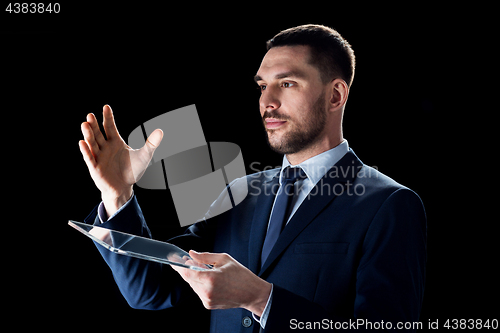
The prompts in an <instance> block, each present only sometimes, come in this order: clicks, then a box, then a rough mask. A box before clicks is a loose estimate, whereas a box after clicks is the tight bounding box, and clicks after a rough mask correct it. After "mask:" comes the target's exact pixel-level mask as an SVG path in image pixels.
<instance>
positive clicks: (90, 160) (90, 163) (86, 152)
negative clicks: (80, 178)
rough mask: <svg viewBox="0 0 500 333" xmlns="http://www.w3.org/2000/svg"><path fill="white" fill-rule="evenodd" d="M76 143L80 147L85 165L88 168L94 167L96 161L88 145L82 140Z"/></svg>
mask: <svg viewBox="0 0 500 333" xmlns="http://www.w3.org/2000/svg"><path fill="white" fill-rule="evenodd" d="M78 145H79V147H80V152H81V153H82V156H83V160H84V161H85V163H86V164H87V167H88V168H89V170H91V169H94V168H95V166H96V164H97V163H96V161H95V158H94V156H93V155H92V153H91V152H90V149H89V146H88V145H87V143H86V142H85V141H84V140H80V142H79V143H78Z"/></svg>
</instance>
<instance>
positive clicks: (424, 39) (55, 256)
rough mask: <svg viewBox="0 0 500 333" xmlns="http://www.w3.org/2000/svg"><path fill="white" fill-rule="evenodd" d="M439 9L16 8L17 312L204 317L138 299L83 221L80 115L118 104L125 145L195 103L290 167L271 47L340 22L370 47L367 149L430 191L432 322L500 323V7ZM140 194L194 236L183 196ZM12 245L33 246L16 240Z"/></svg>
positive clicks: (163, 319) (87, 203)
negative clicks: (284, 35) (82, 228)
mask: <svg viewBox="0 0 500 333" xmlns="http://www.w3.org/2000/svg"><path fill="white" fill-rule="evenodd" d="M6 5H7V3H5V5H4V7H6ZM438 7H441V6H439V5H438V4H435V5H433V6H431V5H427V4H423V3H420V4H419V5H404V6H403V5H398V6H382V5H380V4H375V5H370V6H365V5H357V6H351V7H350V8H344V7H341V6H339V5H338V4H336V3H334V2H332V3H328V4H321V3H317V4H316V3H312V2H311V3H310V4H309V3H308V4H300V3H297V2H295V4H294V3H290V4H282V5H281V6H279V7H272V8H271V7H270V6H269V4H266V3H257V2H256V3H248V4H247V3H245V4H236V3H234V4H232V5H226V6H211V5H210V6H208V5H207V6H203V7H200V6H198V5H195V4H194V3H193V4H191V5H190V4H188V5H187V6H185V7H184V6H182V7H181V6H178V4H175V3H172V4H170V5H163V6H158V5H146V4H145V5H141V4H138V3H137V4H135V3H130V4H129V5H120V7H117V6H103V5H102V4H101V5H90V4H85V5H83V4H82V5H78V4H62V5H61V13H59V14H54V13H52V14H48V13H46V14H9V13H7V12H5V11H4V8H1V10H2V13H1V21H2V33H1V35H0V38H1V49H2V51H1V60H2V61H1V64H0V65H1V72H2V75H1V81H2V86H3V88H2V99H1V110H2V115H3V117H2V118H3V121H2V125H3V131H2V141H3V143H4V145H3V146H2V148H3V149H2V150H3V155H2V161H3V164H4V166H5V167H4V170H7V171H4V175H3V176H4V187H3V188H4V192H5V193H6V197H7V199H6V201H4V205H3V207H4V209H3V214H4V215H3V216H4V226H5V230H6V231H5V233H4V234H5V236H4V244H5V245H4V247H5V248H6V251H5V252H4V256H3V258H4V260H5V265H6V267H7V268H8V269H6V270H5V271H4V274H6V275H7V277H8V278H9V282H8V285H7V286H5V289H6V290H10V291H11V293H10V295H11V296H13V297H12V299H10V298H9V302H10V309H12V310H13V311H14V312H15V313H21V314H25V315H26V318H27V320H26V322H21V323H19V325H20V326H23V325H32V324H33V322H32V320H34V321H36V322H37V324H38V325H39V326H40V327H47V328H52V327H59V326H60V327H65V326H66V325H68V320H73V321H72V324H71V325H77V327H78V326H81V327H82V328H97V327H99V328H104V329H119V328H131V327H134V326H133V325H137V324H141V325H145V328H146V329H148V328H151V329H157V328H158V327H159V326H158V325H159V324H160V325H165V327H166V328H167V327H171V326H169V325H172V322H173V321H174V320H182V321H184V322H186V323H188V324H189V325H194V327H195V328H194V331H197V330H198V329H197V328H198V327H203V325H204V323H203V322H204V321H206V320H207V318H208V317H207V313H208V311H201V312H202V313H204V314H202V315H200V312H199V311H198V310H199V309H192V308H189V309H188V308H183V309H168V310H163V311H156V312H148V311H139V310H132V309H130V308H129V307H128V306H127V304H126V302H125V300H124V299H123V298H122V296H121V295H120V293H119V291H118V289H117V287H116V285H115V284H114V281H113V279H112V276H111V273H110V271H109V269H108V268H107V266H106V264H105V263H104V261H103V260H102V259H101V258H100V256H99V254H98V252H97V251H96V250H95V248H94V246H93V244H92V243H91V242H90V241H89V240H88V239H86V238H85V237H83V236H82V235H80V234H78V233H77V232H76V231H74V230H73V229H71V228H70V227H68V226H67V220H68V219H74V220H79V221H81V220H83V219H84V218H85V216H86V215H87V214H88V213H89V212H90V211H91V209H92V208H93V207H94V206H95V205H96V204H98V203H99V201H100V195H99V192H98V190H97V189H96V188H95V186H94V185H93V182H92V180H91V178H90V176H89V174H88V171H87V169H86V166H85V163H84V162H83V159H82V158H81V155H80V152H79V149H78V141H79V140H80V139H81V133H80V124H81V122H83V121H85V116H86V114H87V113H89V112H93V113H95V114H96V116H97V117H98V119H101V118H102V115H101V110H102V106H103V105H104V104H110V105H111V106H112V108H113V111H114V114H115V119H116V121H117V125H118V128H119V130H120V132H121V134H122V136H123V137H124V138H125V139H126V138H127V137H128V134H129V133H130V132H131V131H132V130H133V129H134V128H136V127H137V126H138V125H139V124H141V123H143V122H145V121H147V120H149V119H151V118H153V117H155V116H157V115H159V114H162V113H164V112H167V111H170V110H174V109H176V108H179V107H183V106H186V105H189V104H196V106H197V109H198V113H199V116H200V119H201V123H202V125H203V130H204V134H205V137H206V140H207V141H229V142H234V143H236V144H238V145H239V146H240V148H241V149H242V152H243V157H244V160H245V165H246V167H247V173H251V172H255V171H257V169H258V170H262V169H264V168H265V167H266V166H273V167H274V166H279V165H280V164H281V159H282V157H281V156H279V155H277V154H274V153H272V152H271V151H270V150H269V148H268V147H267V145H266V143H265V139H264V134H263V130H262V129H261V119H260V115H259V112H258V96H259V92H258V91H257V89H256V85H255V83H254V82H253V76H254V75H255V73H256V71H257V69H258V67H259V64H260V61H261V59H262V57H263V55H264V54H265V41H266V40H267V39H269V38H271V37H272V36H273V35H274V34H276V33H277V32H279V31H280V30H283V29H286V28H289V27H291V26H295V25H299V24H306V23H318V24H325V25H328V26H331V27H333V28H335V29H337V30H338V31H339V32H340V33H341V34H342V35H343V36H344V37H345V38H346V39H347V40H348V41H349V42H350V43H351V45H352V46H353V48H354V51H355V54H356V57H357V67H356V75H355V79H354V83H353V85H352V89H351V93H350V96H349V101H348V103H347V107H346V111H345V119H344V137H345V138H346V139H347V140H348V141H349V145H350V147H351V148H353V149H354V151H355V152H356V154H357V155H358V156H359V157H360V158H361V160H362V161H363V162H364V163H365V164H368V165H371V166H376V167H377V168H378V169H379V170H380V171H381V172H383V173H385V174H387V175H389V176H390V177H392V178H394V179H395V180H396V181H398V182H400V183H402V184H404V185H406V186H408V187H410V188H411V189H413V190H415V191H416V192H417V193H418V194H419V195H420V196H421V198H422V200H423V202H424V205H425V207H426V212H427V216H428V265H427V284H426V291H425V299H424V306H423V310H422V317H421V321H422V322H423V323H424V327H426V326H427V323H428V321H429V320H431V321H435V320H437V319H439V320H440V325H442V324H443V323H444V321H445V320H446V319H448V318H450V319H453V318H458V319H461V318H464V319H469V318H472V319H479V318H481V319H484V320H485V319H493V318H498V313H499V311H498V310H499V307H498V301H497V299H498V296H499V288H498V278H499V273H498V247H497V245H496V244H497V243H496V230H497V228H496V224H497V223H498V218H497V217H496V215H494V214H493V213H492V212H491V211H492V210H493V209H491V208H492V207H495V206H494V204H495V202H496V199H497V198H498V195H497V194H496V188H497V186H496V183H497V181H496V176H495V173H496V172H495V171H496V170H495V169H496V168H495V164H496V163H495V160H494V158H495V157H496V156H495V155H496V154H494V153H496V152H497V150H495V149H494V148H493V144H494V143H496V142H497V141H496V135H495V131H494V121H495V120H494V118H493V116H495V112H494V111H498V107H497V106H496V105H495V103H487V102H485V99H486V98H487V97H488V96H492V95H493V93H494V92H493V91H491V89H495V86H498V84H497V83H496V82H497V78H496V76H495V75H494V74H493V66H492V62H489V59H490V57H489V54H490V49H491V50H493V47H495V43H494V41H495V40H496V38H495V37H494V34H495V33H496V32H497V31H495V30H494V29H493V28H494V25H493V22H492V21H491V20H490V18H489V16H488V14H489V13H490V12H492V11H493V8H482V7H480V6H479V5H476V6H475V7H474V8H472V9H471V8H458V7H457V8H453V9H450V8H448V7H442V8H438ZM496 30H498V29H496ZM492 125H493V126H492ZM135 191H136V194H137V196H138V200H139V202H140V204H141V206H142V209H143V212H144V214H145V217H146V220H147V221H148V224H149V226H150V227H151V229H152V231H153V235H154V237H155V238H158V239H166V238H168V237H169V236H172V235H176V234H178V233H179V232H180V231H181V229H180V228H179V225H178V221H177V217H176V213H175V209H174V207H173V203H172V201H171V199H170V194H169V192H168V191H151V190H144V189H140V188H136V189H135ZM4 200H5V199H4ZM488 209H490V212H488ZM13 217H14V218H13ZM12 239H15V240H16V243H17V246H15V247H13V246H9V245H7V244H12ZM13 254H14V255H13ZM200 304H201V303H200ZM8 305H9V304H8ZM35 315H36V316H35ZM200 316H201V317H200ZM30 319H32V320H30ZM135 327H136V326H135Z"/></svg>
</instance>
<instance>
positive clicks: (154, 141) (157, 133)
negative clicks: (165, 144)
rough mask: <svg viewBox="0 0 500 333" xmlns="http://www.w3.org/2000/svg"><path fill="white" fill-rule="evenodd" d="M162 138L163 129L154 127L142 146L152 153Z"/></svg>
mask: <svg viewBox="0 0 500 333" xmlns="http://www.w3.org/2000/svg"><path fill="white" fill-rule="evenodd" d="M162 139H163V131H162V130H161V129H156V130H154V131H153V133H151V135H150V136H149V137H148V139H147V140H146V143H145V144H144V147H145V148H146V150H147V151H148V152H149V153H151V154H153V153H154V151H155V150H156V148H158V146H159V145H160V143H161V140H162Z"/></svg>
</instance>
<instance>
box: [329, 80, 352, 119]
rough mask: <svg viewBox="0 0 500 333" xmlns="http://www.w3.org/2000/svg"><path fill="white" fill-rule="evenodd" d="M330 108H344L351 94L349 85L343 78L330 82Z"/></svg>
mask: <svg viewBox="0 0 500 333" xmlns="http://www.w3.org/2000/svg"><path fill="white" fill-rule="evenodd" d="M330 92H331V95H330V101H329V102H330V103H329V104H330V108H329V109H330V110H331V111H337V110H340V109H343V108H344V105H345V103H346V102H347V97H348V96H349V86H348V85H347V83H346V82H345V81H344V80H342V79H335V80H333V81H332V82H330Z"/></svg>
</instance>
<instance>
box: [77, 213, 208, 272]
mask: <svg viewBox="0 0 500 333" xmlns="http://www.w3.org/2000/svg"><path fill="white" fill-rule="evenodd" d="M68 224H69V225H70V226H71V227H73V228H75V229H76V230H78V231H80V232H81V233H82V234H84V235H85V236H87V237H89V238H91V239H92V240H94V241H95V242H97V243H99V244H100V245H102V246H104V247H105V248H106V249H108V250H110V251H111V252H115V253H118V254H122V255H126V256H129V257H134V258H139V259H145V260H149V261H155V262H159V263H162V264H168V265H176V266H181V267H186V268H189V269H193V270H196V271H206V270H209V269H211V268H212V266H210V265H205V264H200V263H197V262H195V261H194V259H193V258H191V257H190V256H189V254H188V253H187V252H186V251H184V250H182V249H180V248H179V247H177V246H175V245H173V244H170V243H166V242H160V241H157V240H154V239H149V238H145V237H140V236H135V235H131V234H127V233H124V232H119V231H115V230H110V229H106V228H102V227H97V226H94V225H89V224H85V223H81V222H76V221H69V222H68Z"/></svg>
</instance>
